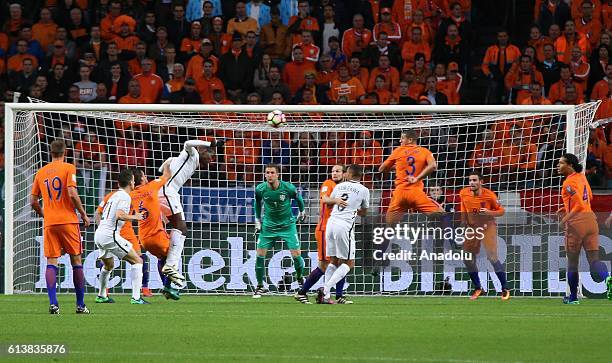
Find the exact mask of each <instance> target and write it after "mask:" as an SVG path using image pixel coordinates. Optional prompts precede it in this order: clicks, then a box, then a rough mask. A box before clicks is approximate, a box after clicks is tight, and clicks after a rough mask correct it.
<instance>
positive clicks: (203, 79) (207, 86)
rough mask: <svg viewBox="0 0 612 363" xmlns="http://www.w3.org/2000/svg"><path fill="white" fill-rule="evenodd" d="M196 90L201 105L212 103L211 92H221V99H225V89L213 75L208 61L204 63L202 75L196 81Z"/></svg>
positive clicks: (211, 66) (210, 62)
mask: <svg viewBox="0 0 612 363" xmlns="http://www.w3.org/2000/svg"><path fill="white" fill-rule="evenodd" d="M195 81H196V89H197V90H198V93H199V94H200V96H201V97H202V103H212V102H213V91H214V90H217V89H218V90H221V93H222V94H223V98H225V87H224V86H223V82H222V81H221V80H220V79H219V78H217V77H215V75H214V73H213V63H212V61H210V60H205V61H204V67H203V70H202V74H200V75H199V76H198V77H197V78H196V79H195Z"/></svg>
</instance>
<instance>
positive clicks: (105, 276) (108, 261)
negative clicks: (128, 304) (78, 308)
mask: <svg viewBox="0 0 612 363" xmlns="http://www.w3.org/2000/svg"><path fill="white" fill-rule="evenodd" d="M102 262H103V265H102V267H101V268H100V277H99V279H100V289H99V290H98V296H97V297H96V303H97V304H112V303H114V302H115V300H113V299H112V298H110V297H108V293H107V287H108V281H109V280H110V275H111V273H112V272H113V268H114V267H115V266H114V265H115V261H114V260H113V258H105V259H103V260H102Z"/></svg>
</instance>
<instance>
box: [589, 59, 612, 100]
mask: <svg viewBox="0 0 612 363" xmlns="http://www.w3.org/2000/svg"><path fill="white" fill-rule="evenodd" d="M610 79H612V63H608V64H607V65H606V76H605V77H604V78H603V79H602V80H601V81H598V82H597V83H595V86H594V87H593V91H592V92H591V101H595V100H603V99H605V98H606V97H607V96H608V91H609V90H608V81H609V80H610Z"/></svg>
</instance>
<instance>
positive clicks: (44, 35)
mask: <svg viewBox="0 0 612 363" xmlns="http://www.w3.org/2000/svg"><path fill="white" fill-rule="evenodd" d="M39 14H40V20H39V21H38V23H36V24H34V25H33V26H32V38H33V39H36V40H38V42H39V43H40V46H41V47H42V50H43V52H45V53H46V52H47V47H48V46H49V44H51V43H53V41H54V40H55V33H56V32H57V24H55V22H54V21H53V18H52V14H51V11H50V10H49V9H48V8H42V9H40V13H39Z"/></svg>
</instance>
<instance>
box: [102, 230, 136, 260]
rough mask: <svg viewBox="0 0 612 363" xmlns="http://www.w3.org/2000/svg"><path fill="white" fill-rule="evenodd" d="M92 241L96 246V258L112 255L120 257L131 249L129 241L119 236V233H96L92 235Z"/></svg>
mask: <svg viewBox="0 0 612 363" xmlns="http://www.w3.org/2000/svg"><path fill="white" fill-rule="evenodd" d="M94 242H95V243H96V247H97V248H98V259H103V258H111V257H113V256H117V258H119V259H122V258H124V257H125V256H126V255H127V254H128V253H129V252H130V250H131V249H132V244H131V243H130V241H128V240H126V239H125V238H123V237H121V236H120V235H119V233H115V234H114V235H106V234H100V233H96V234H95V235H94Z"/></svg>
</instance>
